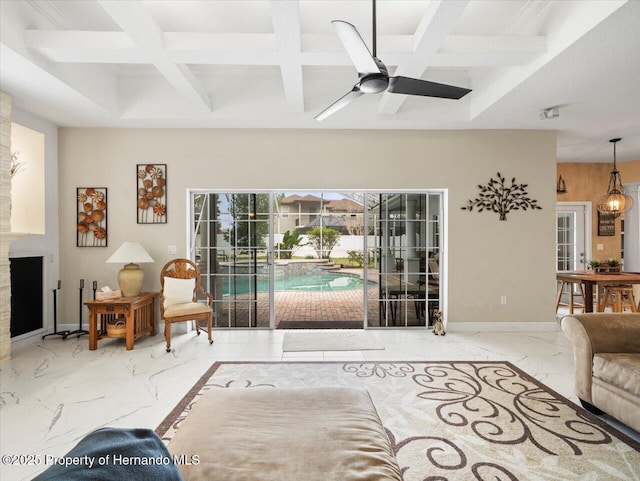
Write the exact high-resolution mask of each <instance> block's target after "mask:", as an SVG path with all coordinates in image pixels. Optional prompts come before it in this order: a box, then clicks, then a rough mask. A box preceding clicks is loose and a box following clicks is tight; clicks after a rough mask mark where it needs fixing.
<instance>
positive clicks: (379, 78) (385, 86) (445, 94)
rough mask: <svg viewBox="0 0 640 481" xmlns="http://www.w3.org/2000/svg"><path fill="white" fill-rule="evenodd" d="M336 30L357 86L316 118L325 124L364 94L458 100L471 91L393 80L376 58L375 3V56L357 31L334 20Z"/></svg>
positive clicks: (432, 83)
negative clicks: (349, 59)
mask: <svg viewBox="0 0 640 481" xmlns="http://www.w3.org/2000/svg"><path fill="white" fill-rule="evenodd" d="M331 23H332V24H333V27H334V28H335V30H336V33H337V34H338V37H339V38H340V41H341V42H342V44H343V45H344V48H345V49H346V51H347V53H348V54H349V57H350V58H351V61H352V62H353V65H354V66H355V67H356V70H357V71H358V82H357V83H356V84H355V85H354V86H353V89H352V90H351V91H350V92H349V93H347V94H346V95H344V96H342V97H341V98H339V99H338V100H337V101H336V102H334V103H333V104H331V105H330V106H329V107H327V108H326V109H325V110H323V111H322V112H320V113H319V114H318V115H316V117H315V119H316V120H318V121H322V120H324V119H326V118H327V117H329V116H330V115H332V114H334V113H336V112H337V111H338V110H340V109H342V108H344V107H346V106H347V105H348V104H349V103H351V102H353V101H354V100H355V99H357V98H358V97H360V96H362V95H364V94H378V93H381V92H385V91H386V92H390V93H394V94H405V95H419V96H422V97H437V98H443V99H454V100H458V99H461V98H462V97H464V96H465V95H467V94H468V93H469V92H471V90H470V89H467V88H463V87H456V86H453V85H446V84H440V83H436V82H429V81H427V80H421V79H416V78H410V77H403V76H397V77H390V76H389V70H388V69H387V67H386V65H385V64H384V63H383V62H382V61H381V60H380V59H379V58H378V57H377V56H376V55H377V52H376V1H375V0H373V53H371V52H370V51H369V49H368V48H367V45H366V44H365V43H364V40H363V39H362V37H361V36H360V33H358V30H357V29H356V27H354V26H353V25H352V24H350V23H349V22H345V21H343V20H333V21H332V22H331Z"/></svg>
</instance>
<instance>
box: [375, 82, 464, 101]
mask: <svg viewBox="0 0 640 481" xmlns="http://www.w3.org/2000/svg"><path fill="white" fill-rule="evenodd" d="M387 91H388V92H391V93H394V94H407V95H422V96H424V97H440V98H442V99H455V100H458V99H461V98H462V97H464V96H465V95H467V94H468V93H469V92H471V89H465V88H462V87H455V86H453V85H446V84H439V83H436V82H429V81H428V80H420V79H415V78H409V77H389V88H387Z"/></svg>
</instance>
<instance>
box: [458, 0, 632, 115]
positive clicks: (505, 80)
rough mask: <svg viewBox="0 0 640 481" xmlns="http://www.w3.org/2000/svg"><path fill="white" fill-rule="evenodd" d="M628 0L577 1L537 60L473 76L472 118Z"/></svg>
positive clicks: (549, 35)
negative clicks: (604, 0)
mask: <svg viewBox="0 0 640 481" xmlns="http://www.w3.org/2000/svg"><path fill="white" fill-rule="evenodd" d="M625 3H627V0H611V1H606V2H583V3H582V2H575V4H574V5H573V8H571V9H569V10H566V11H565V12H564V18H561V17H560V15H556V22H555V27H554V29H553V31H551V32H548V45H547V51H546V52H545V53H544V54H542V55H540V56H539V57H538V58H536V59H535V61H533V62H531V63H529V64H526V65H525V66H521V67H510V68H505V69H497V70H495V71H493V72H491V73H489V74H486V75H483V76H482V77H478V78H474V79H473V84H474V90H475V92H474V95H473V96H472V97H471V102H470V105H469V115H470V119H474V118H476V117H478V116H479V115H481V114H482V113H483V112H485V111H487V110H488V109H489V108H490V107H491V106H493V105H494V104H495V103H496V102H498V101H499V100H500V99H502V98H503V97H504V96H506V95H507V94H508V93H509V92H511V91H512V90H513V89H515V88H516V87H517V86H518V85H520V84H521V83H523V82H524V81H525V80H527V79H528V78H529V77H531V76H532V75H533V74H534V73H536V72H537V71H538V70H540V69H541V68H542V67H544V66H545V65H546V64H548V63H549V62H551V61H552V60H553V59H554V58H555V57H557V56H558V55H559V54H561V53H562V52H564V51H565V50H566V49H567V48H569V47H570V46H571V45H573V44H574V43H575V42H577V41H578V40H579V39H580V38H582V37H583V36H584V35H585V34H586V33H588V32H589V31H591V29H593V28H594V27H595V26H596V25H598V24H599V23H601V22H602V21H604V20H605V19H606V18H607V17H609V15H611V14H612V13H613V12H615V11H616V10H617V9H618V8H620V7H621V6H622V5H624V4H625ZM545 5H547V4H545ZM537 12H538V13H539V11H537Z"/></svg>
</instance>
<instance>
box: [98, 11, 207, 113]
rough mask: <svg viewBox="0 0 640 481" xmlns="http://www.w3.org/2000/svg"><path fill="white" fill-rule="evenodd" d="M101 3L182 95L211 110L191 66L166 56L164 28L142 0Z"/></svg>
mask: <svg viewBox="0 0 640 481" xmlns="http://www.w3.org/2000/svg"><path fill="white" fill-rule="evenodd" d="M99 3H100V5H102V7H103V8H104V10H105V11H106V12H107V13H108V14H109V15H110V16H111V18H113V20H115V22H116V23H117V24H118V25H119V26H120V28H122V30H123V31H124V33H126V34H127V35H128V36H129V37H130V38H131V40H132V41H133V42H134V43H135V44H136V45H137V46H138V47H139V48H140V49H141V50H142V51H143V52H144V53H145V54H146V55H148V56H149V58H150V59H151V63H153V65H154V66H155V67H156V68H157V69H158V71H159V72H160V73H161V74H162V75H163V76H164V78H165V79H166V80H167V81H168V82H169V84H171V86H172V87H173V88H174V89H176V91H177V92H178V93H179V94H180V95H181V96H182V97H183V98H185V99H187V100H188V101H190V103H191V104H192V105H193V106H194V107H196V108H198V109H199V110H201V111H206V112H210V111H211V99H210V98H209V96H208V95H207V93H206V92H205V91H204V89H203V88H202V86H201V85H200V84H199V82H198V81H197V80H196V78H195V77H194V76H193V74H192V73H191V72H190V70H189V68H188V67H187V66H186V65H184V64H179V63H175V62H174V61H173V60H171V59H170V58H169V57H168V56H167V54H166V52H165V47H164V35H163V32H162V31H161V30H160V27H159V26H158V24H157V23H156V22H155V20H154V19H153V17H152V16H151V14H150V13H149V11H148V10H147V9H146V8H145V6H144V4H143V3H142V2H141V1H139V0H127V1H126V2H123V1H118V0H99Z"/></svg>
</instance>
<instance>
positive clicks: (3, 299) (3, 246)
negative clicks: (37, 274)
mask: <svg viewBox="0 0 640 481" xmlns="http://www.w3.org/2000/svg"><path fill="white" fill-rule="evenodd" d="M17 238H19V237H18V236H14V235H12V234H11V96H10V95H9V94H7V93H5V92H2V91H0V361H2V360H5V359H9V358H10V357H11V332H10V326H11V279H10V271H9V246H10V245H11V243H12V242H14V241H15V240H16V239H17Z"/></svg>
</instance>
